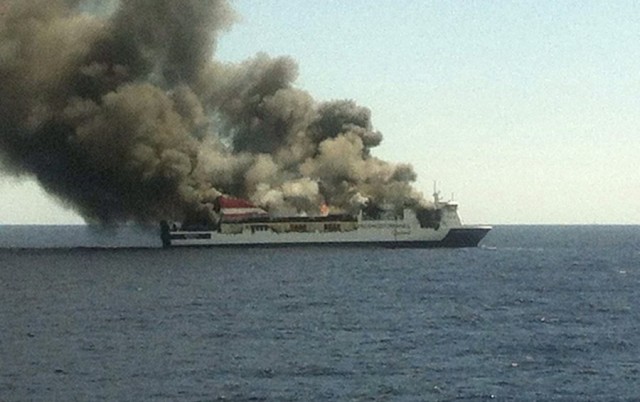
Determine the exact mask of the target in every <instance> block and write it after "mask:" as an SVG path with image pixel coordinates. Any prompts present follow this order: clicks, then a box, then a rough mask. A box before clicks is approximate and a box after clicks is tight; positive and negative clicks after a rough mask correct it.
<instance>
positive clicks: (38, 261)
mask: <svg viewBox="0 0 640 402" xmlns="http://www.w3.org/2000/svg"><path fill="white" fill-rule="evenodd" d="M51 236H53V237H51ZM156 236H157V234H156V233H155V229H154V230H150V231H145V230H142V229H135V228H126V229H125V230H119V231H111V232H108V233H105V232H101V231H96V230H92V229H86V228H84V227H62V228H61V227H57V228H50V227H49V228H47V227H45V228H43V227H0V239H1V240H0V246H1V247H4V249H1V250H0V303H1V305H2V308H1V309H0V325H1V326H2V332H1V335H0V400H1V401H23V400H42V401H51V400H64V401H68V400H81V401H85V400H87V401H88V400H91V401H95V400H131V401H137V400H187V401H200V400H230V401H236V400H238V401H243V400H244V401H248V400H250V401H263V400H264V401H287V400H291V401H306V400H347V401H370V400H373V401H396V400H397V401H422V400H441V401H449V400H456V401H457V400H462V401H464V400H469V401H477V400H491V399H493V400H518V401H520V400H540V401H545V400H566V401H574V400H600V401H622V400H628V401H633V400H638V398H639V397H640V385H638V384H640V311H639V307H638V306H639V303H640V290H639V289H640V227H638V226H627V227H625V226H612V227H608V226H568V227H560V226H550V227H549V226H548V227H544V226H537V227H536V226H502V227H497V228H496V229H494V231H493V232H492V233H490V235H489V236H488V237H487V238H486V239H485V241H484V242H483V246H482V247H480V248H477V249H459V250H386V249H379V250H378V249H375V250H371V249H366V250H363V249H357V248H347V249H336V250H327V249H314V248H291V249H274V250H268V249H259V250H240V249H237V250H215V249H172V250H162V249H157V248H150V247H156V246H158V245H159V240H157V238H156ZM47 242H49V243H47ZM131 244H135V245H139V246H147V247H149V248H139V249H135V248H127V249H118V248H114V249H99V248H94V249H82V248H80V249H78V248H75V249H70V248H57V249H56V248H45V249H28V248H27V249H25V248H22V249H16V248H13V249H12V248H7V247H9V246H12V247H36V246H47V245H49V246H59V247H62V246H74V245H81V246H86V247H92V246H101V247H116V246H122V245H131Z"/></svg>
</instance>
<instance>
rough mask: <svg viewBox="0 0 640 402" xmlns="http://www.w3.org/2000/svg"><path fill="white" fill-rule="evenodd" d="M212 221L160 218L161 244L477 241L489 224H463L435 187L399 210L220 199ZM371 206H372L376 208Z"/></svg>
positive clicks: (470, 244) (467, 244)
mask: <svg viewBox="0 0 640 402" xmlns="http://www.w3.org/2000/svg"><path fill="white" fill-rule="evenodd" d="M214 208H215V210H216V212H217V214H218V216H219V219H218V220H217V221H216V222H214V223H209V224H196V223H186V222H185V223H178V222H166V221H163V222H161V224H160V226H161V238H162V244H163V247H165V248H167V247H174V246H217V247H225V246H226V247H232V246H241V247H247V246H262V247H274V246H298V245H314V246H378V247H389V248H400V247H405V248H427V247H475V246H477V245H478V243H479V242H480V240H482V239H483V238H484V237H485V236H486V234H487V233H488V232H489V231H490V230H491V226H480V225H474V226H470V225H463V224H462V222H461V220H460V217H459V215H458V204H457V203H455V202H452V201H441V200H440V198H439V194H438V193H437V192H436V193H434V203H433V207H431V208H423V209H420V208H418V209H412V208H405V209H404V210H402V211H400V212H399V213H398V211H395V210H393V209H389V210H385V209H382V208H363V209H362V210H360V211H359V213H358V214H345V213H340V214H336V213H325V214H322V215H318V216H272V215H270V214H269V213H268V212H267V211H266V210H264V209H262V208H259V207H257V206H255V205H253V204H252V203H250V202H248V201H246V200H242V199H237V198H230V197H226V196H220V197H218V199H217V200H216V203H215V207H214ZM372 209H373V210H372Z"/></svg>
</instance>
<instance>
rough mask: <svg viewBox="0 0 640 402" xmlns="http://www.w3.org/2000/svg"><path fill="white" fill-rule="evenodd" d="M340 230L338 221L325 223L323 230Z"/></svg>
mask: <svg viewBox="0 0 640 402" xmlns="http://www.w3.org/2000/svg"><path fill="white" fill-rule="evenodd" d="M340 230H341V227H340V224H339V223H325V224H324V231H325V232H339V231H340Z"/></svg>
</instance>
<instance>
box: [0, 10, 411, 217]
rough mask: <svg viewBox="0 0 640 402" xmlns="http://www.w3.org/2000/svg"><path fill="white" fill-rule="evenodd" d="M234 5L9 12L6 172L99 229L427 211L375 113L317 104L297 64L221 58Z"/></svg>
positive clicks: (2, 31) (5, 29) (0, 69)
mask: <svg viewBox="0 0 640 402" xmlns="http://www.w3.org/2000/svg"><path fill="white" fill-rule="evenodd" d="M235 18H236V16H235V14H234V12H233V10H232V9H231V7H230V5H229V3H228V2H227V1H226V0H189V1H180V2H176V1H172V0H127V1H121V2H117V1H109V2H104V3H101V2H96V1H80V0H30V1H18V0H16V1H13V2H11V1H10V2H9V3H8V7H7V11H6V12H5V13H4V15H0V160H1V163H2V166H3V168H4V170H5V171H7V172H9V173H11V174H14V175H18V176H31V177H35V178H36V179H37V180H38V182H39V183H40V184H41V185H42V186H43V187H44V188H45V189H46V190H47V191H48V192H50V193H52V194H54V195H55V196H57V197H58V198H60V199H61V200H63V201H64V202H66V203H69V204H70V205H72V206H73V207H74V208H75V209H76V210H77V211H78V212H79V213H80V214H81V215H82V216H83V217H84V218H85V219H86V220H87V221H91V222H102V223H112V222H127V221H137V222H156V221H158V220H160V219H166V218H170V219H183V218H186V217H190V218H193V217H196V216H200V217H202V218H207V217H208V215H209V214H210V208H209V207H208V205H211V202H212V201H213V200H214V199H215V198H216V197H217V196H219V195H220V194H230V195H233V196H237V197H243V198H247V199H250V200H252V201H254V202H255V203H257V204H260V205H261V206H263V207H265V208H268V209H269V210H270V211H272V212H274V213H295V212H306V213H311V214H313V213H317V212H318V211H319V209H320V207H321V205H322V204H323V203H326V204H328V205H329V206H330V207H331V208H333V209H334V210H354V209H357V208H360V207H361V206H362V205H363V204H364V203H365V202H371V203H375V204H390V205H394V206H396V207H400V206H411V205H416V204H418V203H422V202H423V201H422V197H421V195H420V194H419V193H417V192H416V191H415V190H414V189H413V187H412V186H411V183H412V182H413V181H415V178H416V175H415V172H414V171H413V169H412V168H411V166H409V165H404V164H400V165H395V164H391V163H388V162H385V161H382V160H380V159H378V158H376V157H374V156H373V155H372V153H371V148H373V147H375V146H377V145H378V144H379V143H380V142H381V141H382V135H381V134H380V133H379V132H378V131H376V130H375V129H374V128H373V125H372V122H371V113H370V111H369V109H367V108H365V107H362V106H359V105H357V104H356V103H355V102H353V101H350V100H337V101H331V102H317V101H315V100H314V99H313V98H312V97H311V95H310V94H308V93H307V92H305V91H303V90H300V89H298V88H296V87H294V86H293V83H294V82H295V80H296V77H297V65H296V63H295V62H294V61H293V60H292V59H291V58H289V57H275V58H274V57H270V56H268V55H265V54H258V55H256V56H255V57H253V58H251V59H249V60H247V61H245V62H242V63H239V64H230V63H223V62H220V61H216V60H215V59H214V57H213V55H214V50H215V47H216V43H217V40H218V36H219V35H220V34H221V33H223V32H224V31H225V30H227V29H229V28H230V27H231V25H232V23H233V21H234V19H235Z"/></svg>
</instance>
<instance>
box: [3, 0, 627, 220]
mask: <svg viewBox="0 0 640 402" xmlns="http://www.w3.org/2000/svg"><path fill="white" fill-rule="evenodd" d="M234 4H235V7H236V9H237V11H238V14H239V16H240V19H239V21H238V23H237V24H236V25H234V27H233V28H232V29H231V30H230V31H229V32H228V33H226V34H225V35H224V36H223V37H222V38H221V40H220V43H219V46H218V51H217V56H218V58H220V59H223V60H228V61H240V60H243V59H246V58H248V57H251V56H253V55H254V54H256V53H257V52H261V51H262V52H266V53H268V54H271V55H274V56H275V55H289V56H291V57H293V58H294V59H295V60H297V62H298V64H299V70H300V75H299V79H298V81H297V85H298V86H299V87H300V88H302V89H305V90H308V91H309V92H310V93H311V94H312V95H313V96H315V97H316V99H318V100H329V99H343V98H347V99H354V100H355V101H357V102H358V103H359V104H361V105H364V106H367V107H369V108H370V109H371V110H372V115H373V123H374V125H375V126H376V128H377V129H379V130H380V131H382V133H383V134H384V136H385V140H384V142H383V144H382V145H381V146H380V147H378V148H377V149H375V150H374V154H375V155H376V156H379V157H381V158H383V159H387V160H391V161H396V162H409V163H412V164H413V165H414V167H415V169H416V171H417V173H418V175H419V179H418V183H417V187H418V188H419V189H420V190H423V191H424V192H425V193H426V194H430V193H431V189H432V185H433V181H434V180H437V181H438V184H439V187H440V189H441V190H442V192H443V194H444V195H445V196H446V197H449V196H450V195H451V193H454V197H455V199H456V200H457V201H458V202H459V203H460V204H461V206H460V210H461V214H462V217H463V219H464V220H465V221H467V222H470V223H471V222H474V223H494V224H500V223H560V224H563V223H567V224H571V223H585V224H590V223H602V224H606V223H629V224H640V203H639V202H638V201H639V200H640V168H639V165H640V163H639V162H640V133H639V131H640V117H639V112H640V46H638V44H640V3H638V2H631V1H630V2H624V1H616V2H612V3H611V4H608V3H606V2H600V1H598V2H596V1H530V2H521V1H519V2H507V1H500V2H488V1H464V2H444V1H442V2H426V1H417V0H416V1H409V0H395V1H390V0H378V1H375V2H371V1H364V0H349V1H347V0H341V1H333V0H325V1H295V2H286V1H279V0H270V1H269V0H267V1H255V0H252V1H249V0H238V1H235V2H234ZM0 202H2V204H3V205H4V206H6V207H3V208H2V211H0V223H66V222H75V223H77V222H81V220H80V219H79V218H78V217H76V216H75V215H74V214H73V213H72V212H71V211H69V210H67V209H65V208H63V207H60V206H59V204H58V203H56V202H54V201H52V200H51V199H49V198H48V197H47V196H46V195H44V194H43V193H42V192H41V191H39V190H38V189H37V186H36V185H35V184H33V183H29V182H27V183H24V182H16V181H15V180H12V179H8V178H5V179H3V180H2V181H0Z"/></svg>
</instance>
